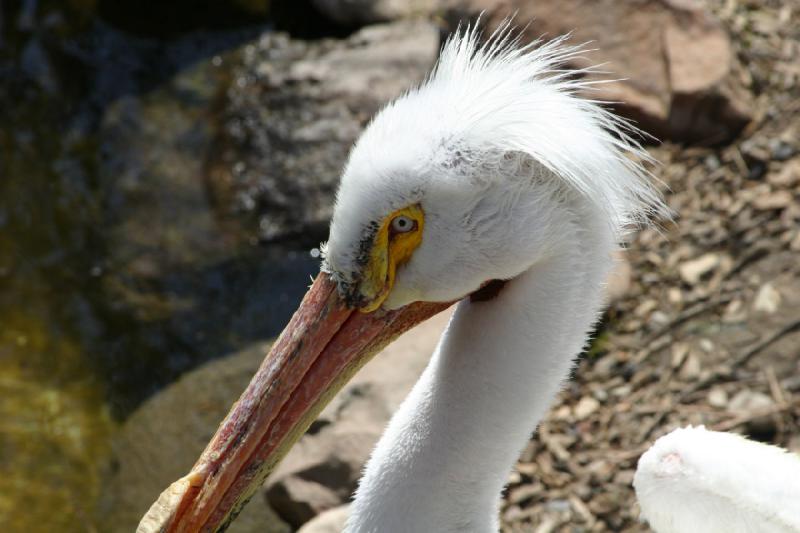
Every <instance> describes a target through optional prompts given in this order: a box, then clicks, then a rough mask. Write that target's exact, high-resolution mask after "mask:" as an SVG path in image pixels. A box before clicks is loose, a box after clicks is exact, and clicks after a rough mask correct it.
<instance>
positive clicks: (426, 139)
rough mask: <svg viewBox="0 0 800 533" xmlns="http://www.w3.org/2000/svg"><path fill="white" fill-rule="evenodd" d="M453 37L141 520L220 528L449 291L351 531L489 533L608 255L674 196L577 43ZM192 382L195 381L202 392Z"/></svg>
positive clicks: (372, 141)
mask: <svg viewBox="0 0 800 533" xmlns="http://www.w3.org/2000/svg"><path fill="white" fill-rule="evenodd" d="M509 35H510V27H509V25H508V24H506V25H504V26H503V27H502V28H501V29H500V30H499V31H498V32H497V33H495V35H494V36H493V37H492V38H491V39H490V40H489V41H488V42H487V43H486V44H484V45H481V44H479V34H478V31H477V30H475V29H467V31H466V32H463V33H462V34H460V35H458V36H456V37H453V38H451V39H450V40H449V41H448V42H447V43H446V44H445V46H444V48H443V50H442V54H441V57H440V60H439V63H438V65H437V67H436V68H435V70H434V72H433V73H432V74H431V76H430V77H429V79H428V80H427V81H426V82H425V83H423V84H422V85H421V86H420V87H418V88H417V89H415V90H412V91H410V92H409V93H408V94H406V95H404V96H402V97H401V98H399V99H398V100H396V101H395V102H393V103H392V104H390V105H389V106H387V107H386V108H385V109H383V110H382V111H381V112H380V113H379V114H378V115H377V116H376V117H375V118H374V120H373V121H372V123H371V124H370V125H369V126H368V127H367V129H366V130H365V132H364V134H363V135H362V137H361V138H360V139H359V141H358V142H357V144H356V145H355V146H354V147H353V150H352V152H351V154H350V158H349V161H348V163H347V166H346V168H345V170H344V173H343V175H342V180H341V185H340V189H339V191H338V195H337V200H336V207H335V211H334V215H333V220H332V223H331V229H330V240H329V241H328V244H327V246H326V247H325V248H324V255H325V263H324V267H323V273H321V274H320V275H319V276H318V277H317V279H316V280H315V281H314V283H313V285H312V286H311V288H310V290H309V293H308V295H307V296H306V298H305V299H304V300H303V303H302V304H301V306H300V308H299V309H298V311H297V313H296V314H295V316H294V317H293V318H292V320H291V322H290V323H289V325H288V326H287V328H286V330H285V331H284V332H283V334H282V335H281V337H280V338H279V340H278V341H277V342H276V343H275V345H274V347H273V349H272V350H271V352H270V354H269V355H268V357H267V358H266V359H265V361H264V363H263V365H262V367H261V368H260V369H259V371H258V373H257V374H256V376H255V377H254V378H253V381H252V382H251V384H250V386H249V387H248V389H247V391H245V393H244V394H243V395H242V398H241V399H240V400H239V402H237V404H236V405H235V406H234V407H233V409H232V410H231V412H230V414H229V415H228V417H227V418H226V420H225V421H224V422H223V424H222V425H221V427H220V429H219V430H218V432H217V434H216V435H215V437H214V439H213V440H212V442H211V443H209V445H208V447H207V449H206V451H205V452H204V453H203V455H202V456H201V457H200V459H199V460H198V462H197V464H196V465H195V467H194V468H193V469H192V471H191V472H190V473H189V474H188V475H187V476H185V477H184V478H182V479H180V480H179V481H177V482H176V483H174V484H173V485H172V486H171V487H170V488H169V489H167V490H166V491H165V492H164V493H163V494H162V496H161V498H160V499H159V501H158V502H156V503H155V504H154V506H153V507H152V508H151V510H150V512H149V513H148V515H147V516H146V517H145V518H144V519H143V521H142V524H141V525H140V529H139V531H141V532H150V531H184V532H189V531H190V532H195V531H215V530H217V529H219V528H220V527H223V526H224V524H226V523H227V522H228V521H229V520H231V519H232V517H233V516H235V514H236V513H237V512H238V510H239V509H240V508H241V506H242V505H243V504H244V502H245V501H246V500H247V499H248V498H249V497H250V496H251V495H252V494H253V493H254V492H255V491H256V490H257V489H258V487H259V486H260V485H261V483H262V482H263V480H264V478H265V477H266V475H267V474H268V473H269V471H270V470H271V469H272V468H273V467H274V465H275V464H276V463H277V461H279V460H280V458H281V457H282V456H283V455H284V454H285V453H286V451H287V450H288V449H289V447H290V446H291V445H292V443H294V442H295V441H296V440H297V439H298V438H299V437H300V436H301V435H302V434H303V432H304V431H305V429H306V428H307V427H308V425H309V424H310V423H311V422H312V421H313V420H314V418H315V416H316V414H317V413H318V412H319V411H320V409H322V407H323V406H324V405H325V403H327V402H328V401H329V400H330V398H331V397H332V396H333V394H334V393H335V392H336V391H337V390H338V389H339V388H341V386H342V385H343V384H344V383H345V382H346V380H347V379H349V377H350V376H352V374H353V373H354V372H355V371H356V370H357V369H358V368H359V367H360V366H361V365H362V364H363V363H364V362H365V361H366V360H367V359H368V358H369V357H370V356H371V355H372V354H374V353H376V352H377V350H378V349H380V348H381V347H382V346H384V345H385V344H386V343H388V342H390V341H391V340H392V339H393V338H395V337H396V336H397V335H399V334H400V333H401V332H403V331H405V330H407V329H408V328H410V327H411V326H413V325H414V324H416V323H418V322H419V321H421V320H423V319H425V318H426V317H428V316H430V315H431V314H433V313H435V312H438V311H440V310H441V309H443V308H445V307H447V306H448V305H450V303H451V302H455V301H458V304H457V305H458V308H457V309H456V311H455V313H454V315H453V318H452V320H451V321H450V324H449V326H448V328H447V330H446V332H445V333H444V335H443V337H442V339H441V341H440V343H439V345H438V348H437V349H436V351H435V353H434V354H433V357H432V359H431V361H430V364H429V365H428V367H427V368H426V370H425V372H424V373H423V375H422V377H421V378H420V380H419V382H418V383H417V384H416V385H415V387H414V389H413V390H412V392H411V393H410V395H409V396H408V398H407V399H406V400H405V402H404V403H403V405H402V406H401V407H400V409H399V411H398V412H397V413H396V414H395V416H394V417H393V418H392V421H391V423H390V424H389V427H388V428H387V430H386V432H385V434H384V435H383V437H382V438H381V440H380V442H379V443H378V445H377V448H376V449H375V451H374V453H373V455H372V458H371V459H370V461H369V464H368V466H367V468H366V471H365V473H364V477H363V479H362V480H361V483H360V486H359V488H358V491H357V494H356V496H355V501H354V503H353V506H352V513H351V515H350V518H349V521H348V525H347V531H348V532H350V533H367V532H376V533H377V532H390V533H398V532H414V533H422V532H425V533H430V532H437V533H441V532H448V531H453V532H455V531H458V532H480V533H486V532H490V531H497V530H498V515H497V510H498V507H499V503H500V494H501V491H502V489H503V486H504V485H505V483H506V480H507V479H508V475H509V472H510V470H511V469H512V467H513V465H514V463H515V461H516V459H517V457H518V455H519V453H520V451H521V450H522V448H523V447H524V445H525V443H526V442H527V440H528V438H529V436H530V433H531V431H532V430H533V429H534V428H535V426H536V424H537V422H538V421H539V420H540V419H541V418H542V416H543V415H544V413H545V412H546V410H547V409H548V407H549V406H550V403H551V402H552V400H553V397H554V396H555V394H556V392H557V391H558V389H559V388H560V387H561V384H562V382H563V380H564V379H565V378H566V376H567V374H568V373H569V370H570V368H571V367H572V365H573V361H574V359H575V356H576V355H577V354H578V353H580V351H581V350H582V349H583V347H584V346H585V344H586V341H587V335H588V332H589V331H590V330H591V329H592V326H593V325H594V324H595V322H596V320H597V317H598V315H599V313H600V311H601V309H602V307H603V300H604V284H605V280H606V278H607V276H608V273H609V271H610V269H611V268H612V263H613V259H612V253H613V252H614V251H615V250H617V248H618V245H619V243H620V242H621V240H622V239H623V236H624V233H625V231H626V229H627V228H628V227H630V226H631V225H632V224H637V223H640V222H644V221H645V220H647V219H648V217H649V216H650V215H652V214H653V213H663V212H665V211H666V208H665V207H664V205H663V203H662V200H661V199H660V196H659V195H658V193H657V192H656V190H655V189H654V187H653V186H652V183H651V180H650V179H649V175H648V174H647V172H645V171H644V170H643V168H642V167H641V166H640V164H639V163H637V162H636V161H637V160H641V159H642V158H646V155H645V153H644V152H643V151H642V150H641V149H640V148H639V146H638V145H637V144H636V143H635V142H634V141H633V140H631V138H630V137H629V136H628V135H627V133H626V131H628V128H627V126H626V125H625V124H624V123H623V122H621V121H620V120H619V119H617V118H616V117H614V116H613V115H611V114H610V113H609V112H608V111H606V110H605V109H603V108H602V107H601V106H599V105H598V104H596V103H594V102H590V101H587V100H583V99H581V98H579V97H578V96H577V95H576V93H578V92H579V91H584V90H587V89H590V88H591V87H590V85H591V83H590V82H589V81H586V80H585V79H582V78H581V76H582V75H583V74H585V73H586V72H577V73H576V72H574V71H565V70H562V67H561V66H562V65H563V63H564V62H565V61H566V60H568V59H570V58H572V57H574V56H576V54H580V53H581V51H582V50H581V48H580V47H572V46H568V45H566V44H565V42H564V40H563V39H557V40H554V41H551V42H549V43H547V44H542V43H534V44H532V45H528V46H523V47H520V46H518V43H517V41H516V39H514V38H513V37H510V36H509ZM199 393H202V391H200V392H199Z"/></svg>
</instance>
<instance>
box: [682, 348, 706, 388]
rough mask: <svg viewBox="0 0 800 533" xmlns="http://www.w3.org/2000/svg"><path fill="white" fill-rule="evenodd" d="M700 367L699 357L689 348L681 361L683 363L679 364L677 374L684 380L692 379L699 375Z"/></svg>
mask: <svg viewBox="0 0 800 533" xmlns="http://www.w3.org/2000/svg"><path fill="white" fill-rule="evenodd" d="M701 369H702V367H701V365H700V357H699V356H698V355H697V354H696V353H695V352H693V351H691V350H690V351H689V353H688V354H687V355H686V359H685V360H684V361H683V365H682V366H681V369H680V372H679V373H678V375H679V376H680V377H681V379H683V380H684V381H694V380H696V379H698V378H699V377H700V371H701Z"/></svg>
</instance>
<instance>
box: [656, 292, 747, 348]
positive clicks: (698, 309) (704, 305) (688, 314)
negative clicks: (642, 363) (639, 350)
mask: <svg viewBox="0 0 800 533" xmlns="http://www.w3.org/2000/svg"><path fill="white" fill-rule="evenodd" d="M731 299H733V295H732V294H722V295H719V296H718V297H717V298H713V299H711V300H708V301H706V302H701V303H698V304H695V305H693V306H691V307H689V308H688V309H684V310H683V311H682V312H680V313H679V314H678V316H676V317H675V318H674V319H672V320H670V321H669V323H667V324H665V325H664V326H663V327H661V328H660V329H658V330H656V331H655V332H653V333H652V334H651V335H650V336H649V337H648V338H647V339H645V341H644V344H645V345H650V344H652V343H653V341H655V340H656V339H658V338H659V337H662V336H664V335H666V334H667V333H669V332H670V331H671V330H673V329H675V328H676V327H678V326H680V325H681V324H683V323H684V322H686V321H687V320H690V319H692V318H694V317H696V316H699V315H702V314H703V313H706V312H708V311H711V310H712V309H714V308H715V307H718V306H720V305H722V304H726V303H728V302H730V301H731ZM643 359H644V358H643Z"/></svg>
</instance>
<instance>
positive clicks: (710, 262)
mask: <svg viewBox="0 0 800 533" xmlns="http://www.w3.org/2000/svg"><path fill="white" fill-rule="evenodd" d="M719 264H720V257H719V255H718V254H715V253H707V254H703V255H701V256H700V257H698V258H696V259H692V260H690V261H685V262H683V263H682V264H681V265H680V266H679V267H678V273H679V274H680V275H681V279H682V280H683V281H684V282H686V283H687V284H689V285H697V283H698V282H699V281H700V279H701V278H702V277H703V276H705V275H706V274H708V273H710V272H711V271H712V270H714V269H715V268H717V266H719Z"/></svg>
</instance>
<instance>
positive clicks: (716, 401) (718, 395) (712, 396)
mask: <svg viewBox="0 0 800 533" xmlns="http://www.w3.org/2000/svg"><path fill="white" fill-rule="evenodd" d="M708 405H710V406H711V407H716V408H718V409H722V408H723V407H726V406H727V405H728V393H727V392H725V389H723V388H722V387H713V388H712V389H711V390H710V391H708Z"/></svg>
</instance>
